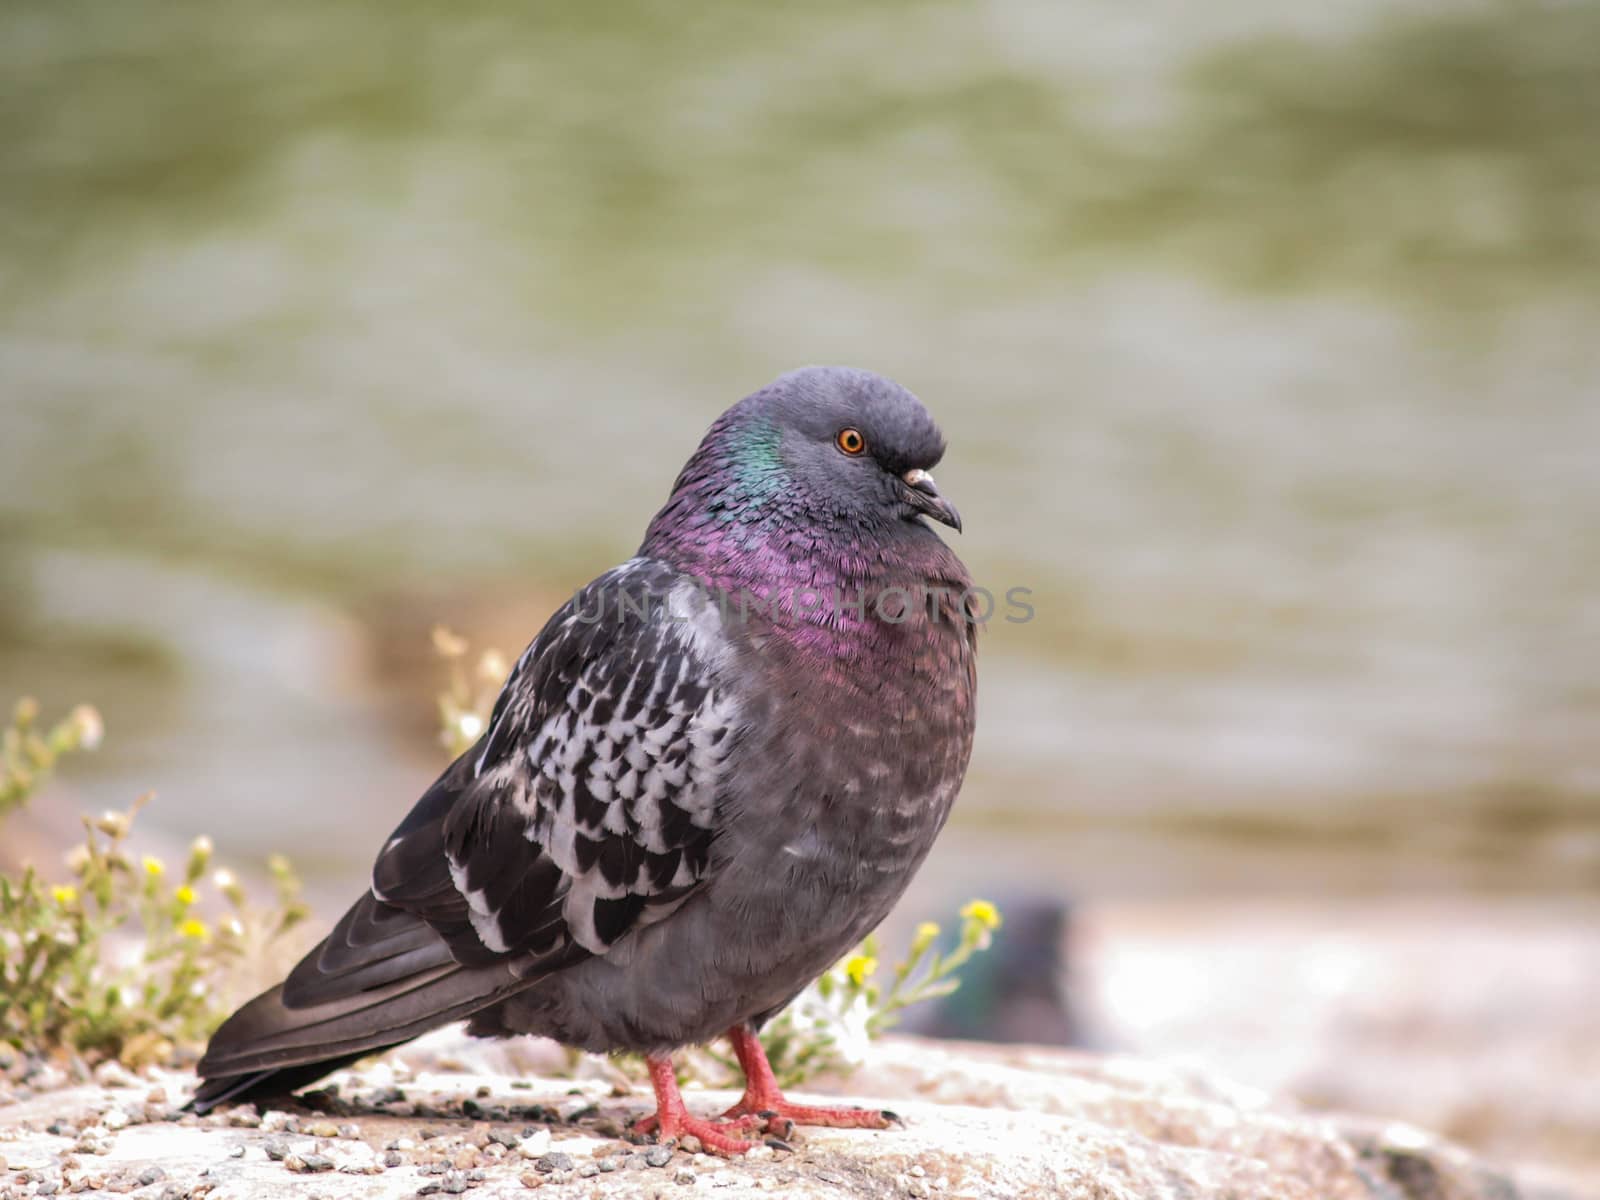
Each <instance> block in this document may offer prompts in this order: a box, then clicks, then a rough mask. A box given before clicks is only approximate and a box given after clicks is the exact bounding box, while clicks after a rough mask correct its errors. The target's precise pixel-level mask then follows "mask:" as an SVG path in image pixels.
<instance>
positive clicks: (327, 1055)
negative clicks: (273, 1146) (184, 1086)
mask: <svg viewBox="0 0 1600 1200" xmlns="http://www.w3.org/2000/svg"><path fill="white" fill-rule="evenodd" d="M524 969H525V966H524ZM536 978H538V976H537V975H528V974H518V973H517V972H515V971H513V969H512V967H511V964H510V963H507V962H501V963H497V964H494V965H491V966H482V967H465V966H462V965H461V964H460V963H458V962H457V961H456V960H455V958H454V957H453V956H452V955H451V953H450V950H449V947H448V946H447V945H446V944H445V942H444V939H443V938H441V937H440V936H439V934H438V933H436V932H435V931H434V930H433V929H432V928H431V927H430V926H429V925H427V924H426V923H424V922H423V921H421V920H419V919H418V918H416V917H415V916H413V915H411V914H410V913H407V912H403V911H402V910H400V909H397V908H394V907H392V906H390V905H387V904H384V903H382V902H381V901H378V900H376V899H374V898H373V896H372V895H371V893H368V894H367V895H365V896H363V897H362V898H361V899H360V900H359V901H357V902H356V904H355V906H354V907H352V908H351V909H350V911H349V912H348V913H346V914H345V916H344V918H343V919H342V920H341V921H340V922H339V924H338V925H337V926H335V927H334V930H333V932H332V933H330V934H329V935H328V936H327V937H326V938H325V939H324V940H323V941H322V942H321V944H320V945H318V946H317V947H316V949H314V950H312V951H311V953H310V954H308V955H306V956H305V958H303V959H302V960H301V961H300V964H299V965H298V966H297V967H295V969H294V970H293V971H291V972H290V973H289V977H288V978H287V979H285V980H284V981H283V982H282V983H280V984H278V985H277V986H276V987H274V988H272V989H271V990H269V991H266V992H263V993H262V994H261V995H259V996H257V997H256V998H255V999H254V1000H252V1001H250V1003H248V1004H246V1005H245V1006H244V1007H243V1008H241V1009H239V1011H238V1012H236V1013H234V1014H233V1016H231V1017H229V1018H228V1019H227V1020H226V1021H225V1022H223V1024H222V1027H221V1028H220V1029H218V1030H217V1032H216V1033H215V1034H213V1035H212V1037H211V1044H210V1045H209V1046H208V1047H207V1048H206V1054H205V1057H204V1058H202V1059H201V1060H200V1065H199V1067H198V1070H199V1073H200V1076H201V1084H200V1088H199V1090H198V1091H197V1092H196V1093H195V1096H194V1099H193V1100H192V1101H191V1102H190V1107H191V1108H193V1109H194V1111H196V1112H199V1113H205V1112H208V1111H210V1110H211V1109H213V1108H215V1107H217V1106H218V1105H219V1104H227V1103H232V1102H236V1101H245V1100H255V1099H260V1098H264V1097H268V1096H281V1095H285V1094H287V1093H289V1092H292V1091H294V1090H296V1089H297V1088H302V1087H305V1086H306V1085H307V1084H310V1083H314V1082H316V1081H317V1080H318V1079H320V1078H322V1076H324V1075H326V1074H328V1073H329V1072H331V1071H336V1070H338V1069H339V1068H340V1067H343V1066H347V1065H349V1064H350V1063H352V1062H354V1061H355V1060H356V1059H358V1058H361V1057H363V1056H365V1055H367V1054H373V1053H376V1052H378V1051H380V1050H387V1049H389V1048H390V1047H392V1046H398V1045H400V1044H401V1043H402V1042H408V1041H410V1040H411V1039H412V1038H414V1037H417V1036H419V1035H420V1034H423V1033H426V1032H427V1031H428V1030H430V1029H435V1028H438V1027H439V1026H441V1025H447V1024H449V1023H450V1022H451V1021H458V1020H461V1019H462V1018H464V1017H467V1016H470V1015H471V1014H472V1013H474V1012H476V1011H477V1010H478V1009H480V1008H484V1007H486V1006H487V1005H490V1004H493V1003H495V1002H496V1001H499V1000H502V999H504V998H505V997H506V996H508V995H510V994H511V993H513V992H517V991H521V990H522V989H523V988H526V987H527V986H528V985H529V984H530V983H532V982H533V981H534V980H535V979H536Z"/></svg>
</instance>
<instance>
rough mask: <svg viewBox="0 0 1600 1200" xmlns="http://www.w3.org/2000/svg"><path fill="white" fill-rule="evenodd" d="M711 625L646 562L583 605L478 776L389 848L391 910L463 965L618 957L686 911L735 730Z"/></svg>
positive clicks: (495, 725)
mask: <svg viewBox="0 0 1600 1200" xmlns="http://www.w3.org/2000/svg"><path fill="white" fill-rule="evenodd" d="M707 619H708V611H707V608H706V605H705V601H704V599H703V597H701V596H700V595H699V593H698V592H696V590H695V589H694V588H693V587H691V586H689V585H688V584H686V583H684V582H683V581H682V580H681V577H679V576H678V575H676V573H674V572H673V571H671V570H670V569H669V568H667V567H665V566H663V565H661V564H659V563H655V562H652V561H649V560H638V559H636V560H633V561H631V562H629V563H626V564H624V565H623V566H621V567H619V568H617V569H616V570H615V571H612V572H609V573H608V574H606V575H603V576H601V577H600V578H599V579H597V580H596V581H595V582H594V583H592V584H590V585H589V587H588V588H586V589H584V591H583V592H580V593H579V594H578V595H577V596H576V597H574V599H573V601H572V602H571V603H570V604H569V605H567V606H566V607H565V608H564V609H562V610H561V612H559V613H557V614H556V616H555V617H554V618H553V619H552V620H551V622H550V623H549V624H548V625H547V626H546V627H545V629H544V631H543V632H542V633H540V635H539V636H538V638H536V639H535V640H534V642H533V644H532V645H531V646H530V647H529V648H528V650H527V652H526V653H524V654H523V656H522V658H521V660H520V661H519V662H518V663H517V666H516V668H515V669H514V670H513V672H512V674H511V678H510V679H509V680H508V682H507V684H506V687H505V690H504V691H503V692H502V693H501V696H500V701H499V703H498V704H497V706H496V708H495V712H494V715H493V717H492V719H491V722H490V726H489V729H488V731H487V732H486V733H485V735H484V737H483V739H482V740H481V742H480V743H479V745H478V746H477V747H475V748H474V749H473V750H472V751H469V752H468V754H467V755H465V756H463V759H462V761H461V763H460V764H458V773H464V772H465V771H466V770H467V769H468V767H470V776H468V777H466V778H463V779H461V780H460V781H459V782H460V787H459V790H457V791H456V792H455V794H454V796H453V797H452V798H450V800H449V801H448V803H443V802H441V801H442V798H441V800H435V801H434V802H433V803H431V804H430V803H429V799H430V798H429V797H424V799H423V801H422V802H421V803H419V804H418V806H417V810H416V811H415V812H414V813H413V814H412V817H410V818H408V819H407V821H406V822H405V823H403V824H402V825H401V827H400V828H399V829H398V830H397V831H396V833H395V836H394V837H393V838H391V839H390V842H389V844H388V845H387V846H386V847H385V848H384V850H383V852H382V854H380V856H379V858H378V862H377V865H376V867H375V869H374V873H373V886H374V893H375V895H376V896H377V897H378V899H379V900H381V901H383V902H384V903H385V904H387V905H392V906H397V907H400V908H404V909H407V910H409V911H412V912H415V913H416V914H417V915H419V916H420V917H422V918H423V919H424V920H425V921H427V922H428V923H429V924H430V925H432V926H433V927H434V928H435V929H436V930H437V931H438V932H439V933H440V935H441V936H443V937H444V938H445V940H446V942H447V943H448V945H449V947H450V951H451V953H452V954H453V955H454V956H455V958H456V959H457V961H459V962H461V963H463V964H464V965H468V966H475V965H481V964H483V963H485V962H489V961H494V960H496V959H498V958H502V957H504V956H521V957H526V958H528V959H529V960H530V964H529V967H530V969H542V968H543V967H544V966H545V965H546V964H547V963H549V962H550V961H551V960H555V961H559V962H562V963H565V962H569V961H573V960H574V958H575V957H583V953H582V952H587V953H589V954H603V953H605V952H606V951H607V950H608V949H609V948H610V947H611V946H612V945H614V944H615V943H616V942H617V941H618V940H619V939H620V938H622V937H623V936H624V935H625V934H626V933H627V932H628V931H629V930H630V929H633V928H635V927H636V926H639V925H641V924H645V923H649V922H651V921H654V920H659V919H660V918H661V917H662V916H664V915H666V914H667V913H668V912H670V911H671V910H672V908H674V907H676V905H677V904H678V903H681V901H682V900H683V898H684V897H685V896H687V895H688V894H689V892H690V891H692V890H693V889H694V887H695V886H696V885H697V884H698V883H699V882H700V880H701V879H702V878H703V877H704V875H705V872H706V869H707V866H708V864H709V860H710V848H711V842H712V839H713V837H714V833H715V828H714V823H715V817H716V800H717V795H718V792H719V788H720V786H721V779H720V776H721V768H722V765H723V763H724V761H725V759H726V755H727V751H728V747H729V745H730V744H731V740H732V738H733V736H734V735H735V733H736V726H737V706H736V705H735V704H734V702H733V701H732V699H731V698H730V697H728V696H726V695H724V694H722V693H721V692H719V691H718V690H717V689H715V688H714V686H713V682H712V676H713V669H714V663H713V662H712V661H710V660H712V659H714V658H715V657H716V654H717V646H716V641H715V631H714V630H708V627H707V623H706V622H707ZM443 782H444V781H443V780H441V783H443ZM419 818H420V819H419Z"/></svg>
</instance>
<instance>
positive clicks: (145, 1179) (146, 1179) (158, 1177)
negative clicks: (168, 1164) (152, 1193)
mask: <svg viewBox="0 0 1600 1200" xmlns="http://www.w3.org/2000/svg"><path fill="white" fill-rule="evenodd" d="M166 1177H167V1173H166V1172H165V1171H163V1170H162V1169H161V1168H160V1167H146V1168H145V1169H144V1170H142V1171H140V1172H139V1186H140V1187H149V1186H150V1185H151V1184H152V1183H160V1182H161V1181H162V1180H163V1179H165V1178H166Z"/></svg>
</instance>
